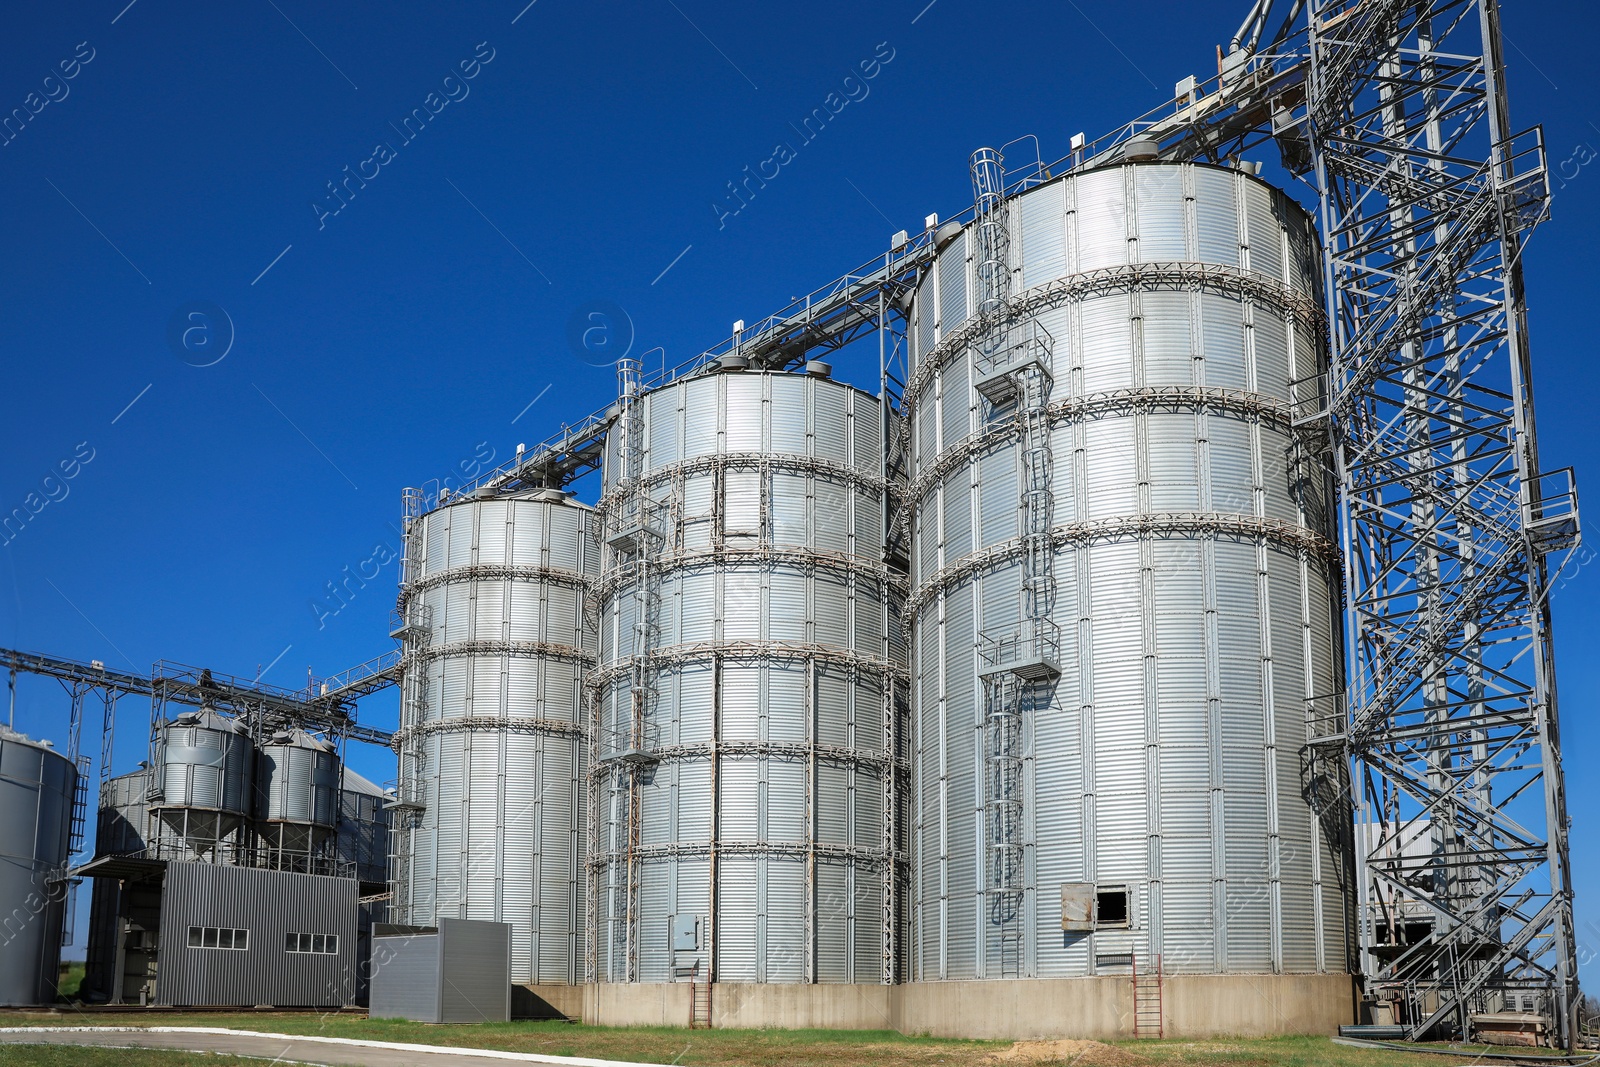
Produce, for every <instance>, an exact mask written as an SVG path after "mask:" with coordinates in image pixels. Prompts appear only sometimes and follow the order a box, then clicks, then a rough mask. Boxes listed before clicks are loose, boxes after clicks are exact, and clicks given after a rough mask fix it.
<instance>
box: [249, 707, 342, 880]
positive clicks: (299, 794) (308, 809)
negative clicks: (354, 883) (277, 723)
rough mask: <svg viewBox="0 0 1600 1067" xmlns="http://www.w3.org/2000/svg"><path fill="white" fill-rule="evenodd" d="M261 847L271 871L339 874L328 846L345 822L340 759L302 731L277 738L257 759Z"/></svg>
mask: <svg viewBox="0 0 1600 1067" xmlns="http://www.w3.org/2000/svg"><path fill="white" fill-rule="evenodd" d="M255 820H256V821H255V831H256V841H257V842H258V844H259V847H260V848H261V849H262V852H263V859H264V860H265V862H266V863H267V865H268V866H270V867H274V868H276V869H278V870H286V871H305V872H307V873H311V874H330V873H333V871H332V867H331V862H332V857H330V856H328V855H327V852H328V843H329V842H330V841H331V840H332V838H333V834H334V828H335V826H336V825H337V824H338V821H339V754H338V753H337V752H336V751H335V750H334V747H333V745H332V744H330V743H329V742H327V741H325V740H323V739H322V738H319V737H314V736H312V735H311V734H309V733H307V732H306V731H305V730H302V729H300V728H299V727H289V728H286V729H283V730H280V731H278V732H277V733H274V734H273V735H272V736H271V737H269V738H267V739H266V740H264V741H263V742H262V743H261V748H260V751H259V753H258V754H257V756H256V807H255Z"/></svg>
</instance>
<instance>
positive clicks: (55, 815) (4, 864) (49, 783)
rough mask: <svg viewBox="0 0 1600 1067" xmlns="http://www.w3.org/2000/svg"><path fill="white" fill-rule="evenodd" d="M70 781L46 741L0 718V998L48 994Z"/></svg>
mask: <svg viewBox="0 0 1600 1067" xmlns="http://www.w3.org/2000/svg"><path fill="white" fill-rule="evenodd" d="M77 781H78V774H77V771H76V769H74V767H73V766H72V763H71V762H70V761H69V760H68V759H67V758H66V757H65V756H63V755H62V754H61V753H59V752H57V751H55V750H54V749H53V748H51V747H50V746H49V744H48V743H44V742H38V741H33V740H30V739H29V738H27V737H25V736H23V735H22V734H19V733H16V732H14V731H12V730H10V729H8V728H6V727H5V726H3V725H0V907H3V908H4V912H5V914H4V916H3V917H0V918H3V922H0V926H3V927H4V936H3V937H0V1005H4V1006H8V1007H10V1006H17V1005H27V1004H47V1003H50V1002H51V1001H53V1000H54V999H55V993H56V977H57V974H58V972H59V969H60V966H61V930H62V918H63V908H64V902H65V900H66V896H67V882H66V877H65V876H66V868H67V860H68V858H69V857H68V850H69V848H70V847H71V835H72V805H73V796H74V792H75V790H76V788H77Z"/></svg>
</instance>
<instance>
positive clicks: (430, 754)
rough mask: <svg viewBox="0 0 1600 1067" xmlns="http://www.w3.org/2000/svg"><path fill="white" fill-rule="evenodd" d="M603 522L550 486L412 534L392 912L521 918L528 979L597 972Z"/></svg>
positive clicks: (467, 509) (443, 512) (453, 508)
mask: <svg viewBox="0 0 1600 1067" xmlns="http://www.w3.org/2000/svg"><path fill="white" fill-rule="evenodd" d="M590 522H591V510H590V509H589V508H588V507H586V506H583V505H581V504H576V503H573V502H572V501H571V500H570V499H569V498H568V497H567V496H566V495H565V494H562V493H559V492H554V491H547V492H536V493H533V494H524V495H523V496H521V497H520V498H495V499H474V500H462V501H460V502H458V503H455V504H451V505H449V506H446V507H441V508H438V509H436V510H434V511H432V512H429V513H427V514H425V515H422V516H420V517H418V518H416V519H414V520H413V521H412V524H411V527H410V529H409V531H408V535H407V549H406V552H407V564H406V576H405V586H404V589H403V593H402V598H403V603H404V611H405V614H406V620H407V621H406V626H407V629H406V638H405V641H406V644H405V656H406V664H407V667H406V681H405V688H404V691H403V694H402V698H401V725H400V730H399V732H398V734H397V746H398V748H399V752H400V761H401V764H400V782H399V789H398V798H397V802H396V806H395V809H394V810H395V812H396V814H397V821H396V824H395V826H394V827H393V830H392V833H393V834H394V835H395V841H396V847H395V860H394V869H393V871H392V872H391V877H392V878H393V880H394V886H395V890H394V892H395V897H394V904H393V907H392V909H391V912H390V915H391V918H393V919H394V920H395V921H397V922H400V923H404V924H408V925H414V926H432V925H436V924H437V922H438V921H439V920H440V919H443V918H452V919H478V920H486V921H494V922H505V923H510V924H511V928H512V948H511V954H512V955H511V961H512V962H511V973H512V978H513V980H514V981H518V982H557V983H559V982H575V981H578V980H579V979H580V978H581V969H582V958H583V950H582V936H583V928H584V925H583V910H582V909H583V893H582V891H581V886H582V872H583V855H584V832H583V831H584V819H583V790H582V782H583V777H584V768H585V764H586V759H587V746H586V744H585V742H584V739H583V717H582V714H581V700H582V683H583V675H584V671H585V670H586V669H587V668H588V667H589V665H590V664H592V662H593V661H594V654H595V647H596V638H595V635H594V631H593V629H592V628H591V627H586V626H585V625H584V621H583V604H584V599H585V597H586V595H587V594H588V591H589V583H590V578H591V576H592V575H593V574H595V573H596V571H597V570H598V564H599V559H598V551H597V549H596V548H595V546H594V544H593V542H592V540H591V538H590V533H589V524H590Z"/></svg>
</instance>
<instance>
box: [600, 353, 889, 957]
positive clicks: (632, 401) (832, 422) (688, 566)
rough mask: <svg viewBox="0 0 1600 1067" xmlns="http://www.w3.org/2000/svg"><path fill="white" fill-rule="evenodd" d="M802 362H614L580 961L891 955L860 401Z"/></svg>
mask: <svg viewBox="0 0 1600 1067" xmlns="http://www.w3.org/2000/svg"><path fill="white" fill-rule="evenodd" d="M811 370H812V372H813V373H800V374H791V373H766V372H757V371H749V370H745V369H743V367H742V361H741V360H738V359H737V358H735V359H727V360H724V361H723V362H722V363H721V364H720V365H719V366H718V367H717V368H715V369H713V370H712V371H711V372H709V373H704V374H700V375H697V376H694V377H689V378H684V379H680V380H677V381H675V382H671V383H668V384H665V385H662V386H661V387H659V388H656V389H654V390H652V391H649V392H645V393H643V394H639V393H638V392H637V391H636V387H634V386H632V385H630V384H629V383H628V382H627V381H626V380H625V382H624V403H623V410H622V412H621V414H620V415H619V418H618V422H617V424H616V426H615V427H614V428H613V430H612V432H611V434H610V438H609V441H608V454H607V460H606V470H605V494H604V496H603V498H602V501H601V505H600V507H601V511H602V513H603V515H604V517H605V528H604V536H605V539H606V545H607V550H606V551H607V562H606V568H605V571H604V573H603V576H602V580H601V587H600V604H601V613H600V615H601V663H600V665H599V667H598V668H597V669H596V671H595V672H594V674H593V675H592V678H591V686H592V691H593V694H594V696H593V699H594V702H595V720H594V722H595V725H594V744H595V750H594V752H595V757H594V758H595V761H596V762H595V764H594V773H593V775H592V778H591V781H592V790H593V791H592V793H591V801H590V802H591V804H593V805H594V808H595V819H596V825H597V826H598V828H599V829H598V834H597V836H596V839H595V840H594V842H593V844H592V847H591V850H590V863H591V868H592V874H593V878H594V882H593V892H594V894H595V895H594V898H593V901H592V903H591V909H592V911H593V915H594V921H593V926H592V930H593V932H594V939H595V940H594V946H593V951H594V969H595V977H596V980H598V981H602V982H667V981H674V980H679V981H681V980H686V979H687V978H688V977H689V976H692V975H698V976H699V978H700V979H701V980H702V981H703V980H705V979H706V978H707V977H708V976H709V977H710V978H711V979H712V980H714V981H719V982H772V983H808V982H838V983H844V982H856V983H881V982H886V981H892V980H893V979H894V976H895V974H896V972H897V970H898V968H897V961H896V955H897V950H896V945H895V940H894V936H893V933H894V929H895V925H896V924H897V923H898V922H899V915H898V914H897V913H896V910H895V890H896V884H897V872H896V869H895V864H894V860H893V853H894V851H895V849H896V843H895V840H894V830H893V826H894V819H893V817H892V812H893V805H892V797H893V795H894V790H895V786H894V779H893V768H894V763H895V760H896V759H897V758H898V753H897V752H896V745H897V743H898V742H897V737H898V736H899V734H900V727H899V724H898V720H899V717H900V714H901V710H900V709H901V706H902V705H901V702H900V700H899V697H898V692H899V691H898V689H897V684H898V683H897V679H898V678H899V677H900V676H901V674H902V672H903V670H904V667H903V663H904V652H905V649H904V641H903V639H902V636H901V631H900V626H899V609H900V602H901V599H902V595H903V592H902V586H901V581H900V579H899V577H898V576H897V575H896V574H895V573H894V571H893V570H892V569H891V568H890V567H889V566H888V565H887V564H886V562H885V511H886V493H887V491H888V488H889V482H888V475H887V473H886V466H887V462H886V451H887V450H886V447H885V416H884V408H883V405H882V403H881V402H880V401H879V400H878V399H877V398H875V397H872V396H870V395H869V394H867V393H864V392H861V391H859V390H857V389H854V388H852V387H850V386H847V385H843V384H841V383H839V382H836V381H833V380H831V379H830V378H829V377H827V374H826V371H827V368H826V367H825V366H822V365H818V364H813V365H812V367H811Z"/></svg>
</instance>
